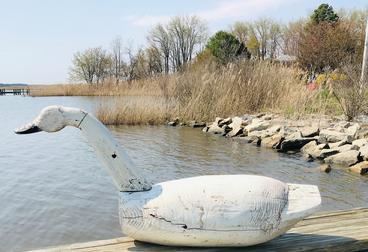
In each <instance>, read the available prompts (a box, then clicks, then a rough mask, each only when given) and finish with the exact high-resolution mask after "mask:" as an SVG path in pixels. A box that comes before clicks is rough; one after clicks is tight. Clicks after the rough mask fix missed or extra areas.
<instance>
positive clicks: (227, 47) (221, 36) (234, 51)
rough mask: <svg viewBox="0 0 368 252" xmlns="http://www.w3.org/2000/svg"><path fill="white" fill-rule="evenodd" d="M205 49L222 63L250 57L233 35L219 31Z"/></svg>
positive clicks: (242, 44) (241, 43)
mask: <svg viewBox="0 0 368 252" xmlns="http://www.w3.org/2000/svg"><path fill="white" fill-rule="evenodd" d="M206 47H207V49H209V50H210V51H211V52H212V54H213V55H214V56H215V57H216V58H217V59H218V60H219V61H220V62H222V63H227V62H229V61H232V60H234V59H238V58H247V59H248V58H249V57H250V54H249V52H248V50H247V48H246V46H245V45H244V43H243V42H240V41H239V40H238V39H237V38H236V37H235V36H234V35H233V34H231V33H228V32H224V31H219V32H217V33H216V34H215V35H214V36H212V37H211V38H210V39H209V41H208V43H207V45H206Z"/></svg>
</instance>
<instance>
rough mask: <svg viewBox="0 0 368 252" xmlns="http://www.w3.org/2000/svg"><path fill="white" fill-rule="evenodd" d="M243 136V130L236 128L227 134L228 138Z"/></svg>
mask: <svg viewBox="0 0 368 252" xmlns="http://www.w3.org/2000/svg"><path fill="white" fill-rule="evenodd" d="M229 128H230V127H229ZM241 134H243V128H241V127H235V128H233V129H232V130H231V131H230V132H229V133H227V135H226V136H228V137H236V136H239V135H241Z"/></svg>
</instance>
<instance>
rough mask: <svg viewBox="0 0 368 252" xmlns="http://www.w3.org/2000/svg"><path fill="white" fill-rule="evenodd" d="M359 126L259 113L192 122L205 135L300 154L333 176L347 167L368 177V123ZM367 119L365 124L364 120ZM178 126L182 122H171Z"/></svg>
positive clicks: (338, 120) (333, 119)
mask: <svg viewBox="0 0 368 252" xmlns="http://www.w3.org/2000/svg"><path fill="white" fill-rule="evenodd" d="M361 119H363V120H361V121H360V122H359V121H356V122H349V121H345V120H344V119H342V118H341V117H328V116H320V117H319V118H317V117H313V116H310V117H308V118H304V119H300V120H293V119H287V118H285V117H282V116H280V115H275V114H269V113H260V114H256V115H250V114H246V115H243V116H235V117H228V118H220V117H216V119H215V121H213V122H211V123H207V124H206V125H203V123H198V122H194V121H192V122H190V123H189V124H180V125H187V126H191V127H193V128H199V127H201V126H203V129H202V131H203V132H204V133H206V134H216V135H220V136H223V137H227V138H231V139H236V140H239V141H242V142H245V143H249V144H253V145H255V146H259V147H263V148H268V149H274V150H275V151H277V152H283V153H288V154H295V153H297V152H301V153H302V154H303V158H304V159H305V160H306V162H313V161H320V162H321V165H320V170H321V171H323V172H327V173H328V172H330V171H331V165H338V166H342V167H346V170H347V171H350V172H354V173H358V174H361V175H365V174H368V122H364V121H365V120H366V118H361ZM364 119H365V120H364ZM167 125H169V126H177V125H179V121H178V120H176V121H172V122H169V123H168V124H167Z"/></svg>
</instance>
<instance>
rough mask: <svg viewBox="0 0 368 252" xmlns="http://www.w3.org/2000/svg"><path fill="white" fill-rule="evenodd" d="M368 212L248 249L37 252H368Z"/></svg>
mask: <svg viewBox="0 0 368 252" xmlns="http://www.w3.org/2000/svg"><path fill="white" fill-rule="evenodd" d="M367 230H368V208H359V209H352V210H348V211H338V212H330V213H321V214H318V215H314V216H311V217H309V218H306V219H304V220H303V221H301V222H300V223H298V224H297V225H296V226H295V227H294V228H293V229H291V230H290V231H289V232H288V233H286V234H285V235H283V236H281V237H279V238H277V239H274V240H272V241H270V242H268V243H265V244H261V245H257V246H253V247H247V248H213V249H211V248H207V249H204V248H178V247H164V246H158V245H153V244H148V243H142V242H139V241H134V240H133V239H131V238H129V237H121V238H116V239H110V240H102V241H91V242H86V243H78V244H72V245H66V246H61V247H55V248H48V249H41V250H35V252H59V251H73V252H75V251H79V252H97V251H98V252H101V251H103V252H116V251H211V252H215V251H246V252H258V251H271V252H272V251H364V250H367V251H368V232H367Z"/></svg>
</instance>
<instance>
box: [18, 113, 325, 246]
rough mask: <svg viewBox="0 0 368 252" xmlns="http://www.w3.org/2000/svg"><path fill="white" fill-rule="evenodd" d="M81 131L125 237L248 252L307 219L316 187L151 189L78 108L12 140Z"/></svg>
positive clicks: (241, 181)
mask: <svg viewBox="0 0 368 252" xmlns="http://www.w3.org/2000/svg"><path fill="white" fill-rule="evenodd" d="M65 126H74V127H77V128H79V129H80V130H81V132H82V133H84V135H85V136H86V138H87V140H88V142H89V143H90V144H91V145H92V147H93V148H94V149H95V150H96V153H97V156H98V157H99V159H100V160H101V161H102V163H103V164H104V166H105V167H106V169H107V171H108V172H109V174H110V175H111V177H112V179H113V181H114V183H115V185H116V187H117V188H118V190H119V191H120V193H119V202H120V204H119V215H120V224H121V226H122V231H123V233H125V234H126V235H128V236H130V237H132V238H134V239H137V240H140V241H146V242H151V243H157V244H161V245H175V246H203V247H212V246H222V247H223V246H250V245H255V244H259V243H263V242H266V241H269V240H271V239H273V238H275V237H277V236H279V235H281V234H283V233H285V232H286V231H287V230H288V229H290V228H291V227H292V226H293V225H295V223H297V222H298V221H300V220H301V219H303V218H305V217H306V216H308V215H310V214H312V213H313V212H314V211H315V210H316V208H317V207H318V206H319V205H320V203H321V197H320V194H319V191H318V188H317V186H314V185H299V184H287V183H283V182H281V181H278V180H276V179H272V178H268V177H263V176H255V175H212V176H198V177H192V178H185V179H178V180H171V181H166V182H162V183H158V184H154V185H152V184H151V183H150V182H148V181H147V180H146V179H144V178H143V177H141V176H142V174H143V173H142V172H140V170H139V169H138V167H135V166H134V164H133V162H132V161H131V160H130V158H129V156H128V155H127V154H126V152H125V151H124V150H123V149H122V148H121V146H120V145H119V144H118V143H117V142H116V141H115V139H114V138H113V137H112V136H111V134H110V133H109V131H108V130H107V128H106V127H105V126H104V125H103V124H102V123H100V122H99V121H98V120H97V119H96V118H94V117H93V116H92V115H90V114H88V113H87V112H84V111H82V110H80V109H74V108H66V107H60V106H50V107H47V108H45V109H44V110H43V111H42V112H41V114H40V115H39V116H38V117H37V118H36V119H35V120H34V121H33V122H32V123H30V124H28V125H26V126H24V127H22V128H20V129H18V130H16V133H18V134H28V133H34V132H38V131H46V132H55V131H59V130H61V129H62V128H64V127H65Z"/></svg>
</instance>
